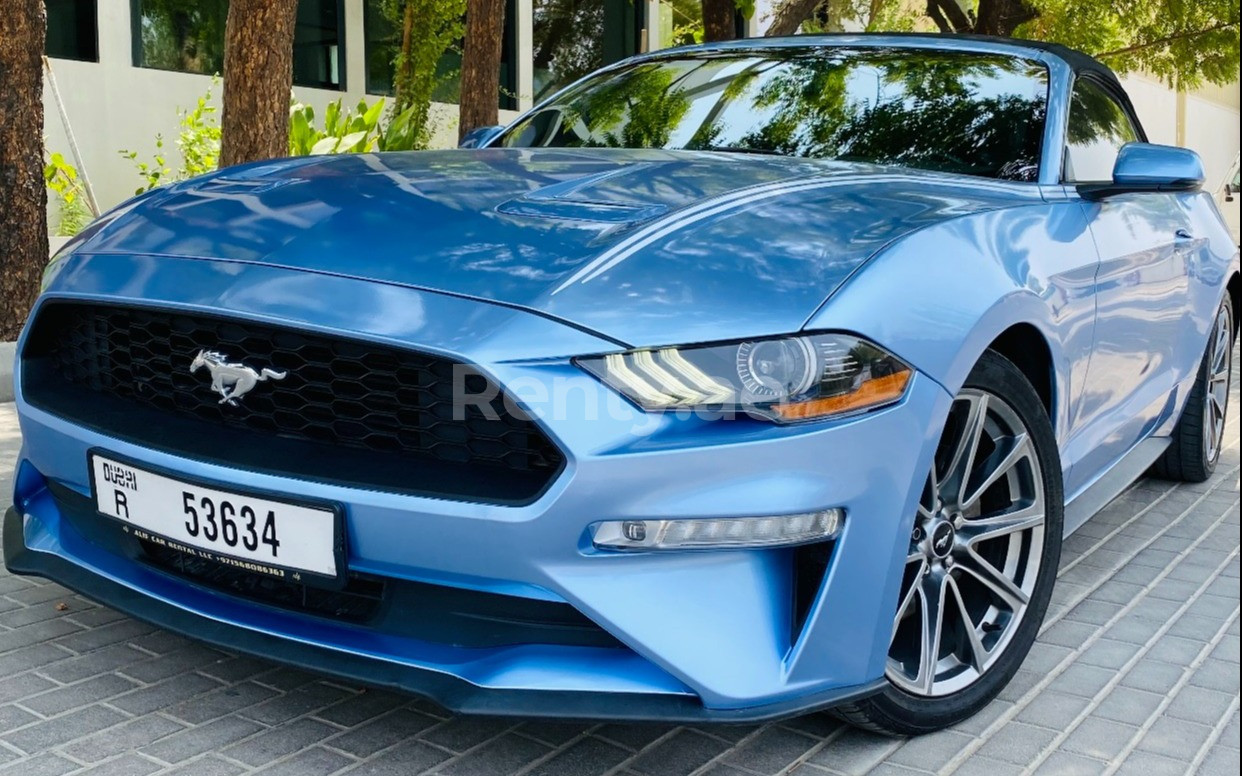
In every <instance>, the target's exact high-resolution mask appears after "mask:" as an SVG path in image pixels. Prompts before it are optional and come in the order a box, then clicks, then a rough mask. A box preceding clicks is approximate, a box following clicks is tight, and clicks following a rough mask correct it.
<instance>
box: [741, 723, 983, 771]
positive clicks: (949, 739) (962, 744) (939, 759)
mask: <svg viewBox="0 0 1242 776" xmlns="http://www.w3.org/2000/svg"><path fill="white" fill-rule="evenodd" d="M974 740H975V738H974V736H970V735H967V734H965V733H959V732H957V731H956V730H943V731H941V732H939V733H933V734H931V735H926V736H919V737H918V738H912V739H910V740H909V741H907V742H906V743H905V744H903V745H902V746H901V747H900V748H899V749H898V750H897V751H895V752H893V753H892V754H891V755H889V756H888V760H887V762H891V763H896V764H897V765H905V766H907V767H910V768H917V769H919V770H923V771H932V772H935V771H939V770H940V769H941V768H943V767H944V766H946V765H948V763H949V762H950V761H951V760H953V758H955V757H957V756H958V755H959V754H960V753H961V752H962V750H963V749H965V748H966V746H967V745H969V744H971V743H972V742H974ZM765 772H771V771H765Z"/></svg>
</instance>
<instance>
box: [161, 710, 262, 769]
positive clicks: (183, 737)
mask: <svg viewBox="0 0 1242 776" xmlns="http://www.w3.org/2000/svg"><path fill="white" fill-rule="evenodd" d="M263 729H264V728H263V727H262V726H261V725H259V724H258V723H255V722H251V721H250V720H248V719H242V718H241V717H236V716H229V717H222V718H220V719H217V720H213V721H212V722H208V723H207V724H206V725H200V726H198V727H192V728H189V729H187V730H183V731H181V732H180V733H174V734H173V735H171V736H168V737H166V738H164V739H162V740H160V741H157V742H155V743H153V744H148V745H147V746H144V747H143V748H142V749H140V750H139V751H141V752H142V753H143V754H146V755H150V756H151V757H154V758H156V759H159V760H163V761H164V762H166V763H179V762H181V761H182V760H188V759H190V758H191V757H194V756H195V755H200V754H205V753H207V752H214V751H219V750H220V749H223V748H224V747H225V746H228V745H229V744H232V743H233V742H235V741H240V740H241V739H243V738H246V737H247V736H250V735H253V734H254V733H257V732H259V731H260V730H263Z"/></svg>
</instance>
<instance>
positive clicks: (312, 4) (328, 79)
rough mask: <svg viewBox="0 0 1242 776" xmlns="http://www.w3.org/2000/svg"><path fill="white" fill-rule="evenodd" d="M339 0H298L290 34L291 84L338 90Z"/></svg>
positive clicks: (342, 36)
mask: <svg viewBox="0 0 1242 776" xmlns="http://www.w3.org/2000/svg"><path fill="white" fill-rule="evenodd" d="M343 4H344V3H343V0H300V2H299V3H298V22H297V28H296V29H295V31H294V33H293V83H294V84H295V85H297V86H311V87H316V88H319V89H341V88H343V87H342V83H341V82H342V80H343V79H342V78H341V62H343V61H344V56H342V54H343V49H344V41H345V34H344V31H343V29H342V23H343V20H344V18H345V13H344V9H343V8H342V7H341V6H342V5H343Z"/></svg>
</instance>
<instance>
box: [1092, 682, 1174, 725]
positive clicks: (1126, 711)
mask: <svg viewBox="0 0 1242 776" xmlns="http://www.w3.org/2000/svg"><path fill="white" fill-rule="evenodd" d="M1163 701H1164V696H1163V695H1156V694H1155V693H1150V692H1147V691H1145V690H1136V689H1134V688H1132V687H1114V688H1113V690H1112V692H1110V693H1109V694H1108V695H1107V696H1105V698H1104V700H1102V701H1100V703H1099V705H1098V706H1096V707H1095V709H1094V712H1093V713H1094V715H1095V716H1097V717H1099V718H1101V719H1109V720H1112V721H1114V722H1122V723H1125V724H1127V725H1133V726H1134V727H1139V726H1140V725H1142V724H1143V723H1144V722H1146V721H1147V720H1148V718H1150V717H1151V715H1152V714H1155V713H1156V710H1157V709H1158V708H1160V704H1161V703H1162V702H1163Z"/></svg>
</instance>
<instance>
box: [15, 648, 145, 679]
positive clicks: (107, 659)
mask: <svg viewBox="0 0 1242 776" xmlns="http://www.w3.org/2000/svg"><path fill="white" fill-rule="evenodd" d="M43 651H44V652H47V651H48V650H46V649H45V650H43ZM65 654H66V655H67V654H68V653H65ZM148 658H150V655H147V654H146V653H143V652H140V651H138V650H137V649H134V648H133V647H131V646H130V645H129V644H113V645H111V646H107V647H104V648H103V649H97V650H94V651H93V652H87V653H86V654H85V655H81V656H79V657H72V658H68V659H61V660H60V661H58V662H56V663H55V664H53V665H49V666H46V667H45V668H42V669H40V671H39V673H41V674H43V675H44V676H46V677H48V678H49V679H53V680H55V681H57V682H61V683H62V684H69V683H71V682H77V681H80V680H82V679H86V678H88V677H91V676H98V675H99V674H102V673H105V672H108V671H115V670H117V669H118V668H124V667H125V666H127V665H129V664H130V663H136V662H138V661H139V660H146V659H148ZM3 671H4V668H3V666H0V672H3Z"/></svg>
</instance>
